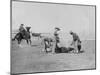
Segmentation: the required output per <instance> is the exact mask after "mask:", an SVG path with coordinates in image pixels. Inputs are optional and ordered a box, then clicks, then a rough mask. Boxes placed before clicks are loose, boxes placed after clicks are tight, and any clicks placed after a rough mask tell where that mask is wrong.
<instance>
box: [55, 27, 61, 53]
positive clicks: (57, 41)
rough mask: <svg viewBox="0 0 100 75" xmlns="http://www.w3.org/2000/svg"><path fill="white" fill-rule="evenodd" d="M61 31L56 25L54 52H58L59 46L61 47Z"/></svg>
mask: <svg viewBox="0 0 100 75" xmlns="http://www.w3.org/2000/svg"><path fill="white" fill-rule="evenodd" d="M59 31H60V28H58V27H55V32H54V37H55V44H54V52H56V53H58V47H59V43H60V38H59Z"/></svg>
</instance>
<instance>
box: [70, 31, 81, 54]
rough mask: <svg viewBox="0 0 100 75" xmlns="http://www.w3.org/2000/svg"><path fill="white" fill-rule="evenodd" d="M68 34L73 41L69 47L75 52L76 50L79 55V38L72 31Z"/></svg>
mask: <svg viewBox="0 0 100 75" xmlns="http://www.w3.org/2000/svg"><path fill="white" fill-rule="evenodd" d="M70 34H71V35H72V37H73V41H72V43H71V45H73V46H74V48H75V50H76V51H77V50H78V53H79V52H80V50H81V41H80V38H79V36H78V35H77V34H76V33H74V32H72V31H71V32H70Z"/></svg>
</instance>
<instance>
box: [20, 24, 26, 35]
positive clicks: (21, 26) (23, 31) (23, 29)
mask: <svg viewBox="0 0 100 75" xmlns="http://www.w3.org/2000/svg"><path fill="white" fill-rule="evenodd" d="M19 33H21V34H22V35H23V36H24V35H25V28H24V24H21V25H20V27H19Z"/></svg>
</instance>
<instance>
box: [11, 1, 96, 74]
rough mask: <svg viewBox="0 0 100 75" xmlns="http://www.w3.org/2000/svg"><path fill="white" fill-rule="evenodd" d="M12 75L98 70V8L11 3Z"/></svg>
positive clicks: (21, 2)
mask: <svg viewBox="0 0 100 75" xmlns="http://www.w3.org/2000/svg"><path fill="white" fill-rule="evenodd" d="M10 51H11V74H30V73H45V72H61V71H62V72H63V71H66V72H67V71H80V70H95V69H96V6H95V5H81V4H79V5H78V4H67V3H50V2H36V1H17V0H12V1H11V50H10Z"/></svg>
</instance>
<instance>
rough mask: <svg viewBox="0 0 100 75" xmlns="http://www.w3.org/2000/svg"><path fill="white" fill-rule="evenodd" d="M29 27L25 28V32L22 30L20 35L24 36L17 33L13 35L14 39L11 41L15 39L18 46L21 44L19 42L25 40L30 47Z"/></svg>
mask: <svg viewBox="0 0 100 75" xmlns="http://www.w3.org/2000/svg"><path fill="white" fill-rule="evenodd" d="M30 28H31V27H26V30H24V31H23V32H22V33H24V35H23V34H22V33H21V32H19V33H17V34H16V35H15V37H14V39H12V41H14V40H15V39H16V40H17V41H18V45H19V46H20V44H21V41H22V40H23V39H24V40H26V42H27V44H29V42H30V45H31V36H30V32H29V30H30Z"/></svg>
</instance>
